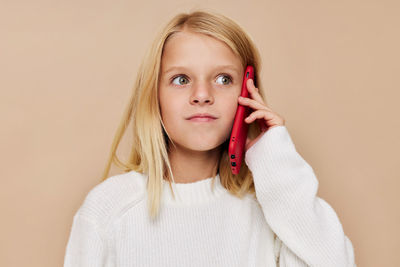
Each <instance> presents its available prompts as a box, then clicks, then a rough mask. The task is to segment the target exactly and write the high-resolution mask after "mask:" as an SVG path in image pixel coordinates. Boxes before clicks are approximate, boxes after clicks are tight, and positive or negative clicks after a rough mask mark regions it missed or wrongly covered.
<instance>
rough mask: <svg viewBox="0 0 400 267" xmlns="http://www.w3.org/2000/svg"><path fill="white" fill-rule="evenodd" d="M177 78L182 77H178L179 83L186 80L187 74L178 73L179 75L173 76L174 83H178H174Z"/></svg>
mask: <svg viewBox="0 0 400 267" xmlns="http://www.w3.org/2000/svg"><path fill="white" fill-rule="evenodd" d="M176 78H180V79H178V83H179V82H181V81H182V80H183V81H184V80H185V79H186V76H185V75H182V74H179V75H177V76H175V77H173V78H172V83H173V84H176V83H174V81H175V80H176ZM186 80H187V79H186ZM177 85H182V84H180V83H179V84H177Z"/></svg>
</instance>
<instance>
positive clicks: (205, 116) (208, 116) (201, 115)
mask: <svg viewBox="0 0 400 267" xmlns="http://www.w3.org/2000/svg"><path fill="white" fill-rule="evenodd" d="M187 119H188V120H191V119H214V120H215V119H217V117H216V116H214V115H212V114H209V113H196V114H193V115H192V116H190V117H189V118H187Z"/></svg>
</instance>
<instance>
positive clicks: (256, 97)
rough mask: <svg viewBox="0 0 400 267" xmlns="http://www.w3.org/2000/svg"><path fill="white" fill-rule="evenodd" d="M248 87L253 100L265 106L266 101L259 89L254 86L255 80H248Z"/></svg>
mask: <svg viewBox="0 0 400 267" xmlns="http://www.w3.org/2000/svg"><path fill="white" fill-rule="evenodd" d="M246 85H247V90H248V91H249V94H250V96H251V98H252V99H254V100H256V101H257V102H259V103H260V104H263V105H264V106H265V103H264V100H263V99H262V97H261V95H260V94H259V92H258V91H259V90H258V88H256V87H255V85H254V80H253V79H248V80H247V83H246Z"/></svg>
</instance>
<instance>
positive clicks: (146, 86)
mask: <svg viewBox="0 0 400 267" xmlns="http://www.w3.org/2000/svg"><path fill="white" fill-rule="evenodd" d="M184 30H189V31H191V32H195V33H201V34H206V35H208V36H211V37H214V38H216V39H218V40H221V41H223V42H224V43H225V44H227V45H228V46H229V47H230V48H231V49H232V51H233V52H234V53H235V54H236V55H237V56H238V57H239V58H240V59H241V62H242V65H243V69H244V68H245V67H246V66H247V65H252V66H253V67H254V70H255V73H254V82H255V84H256V86H257V88H258V89H259V93H260V95H261V96H262V98H263V99H265V98H264V95H265V91H264V90H263V87H262V84H261V81H260V80H259V71H260V56H259V53H258V51H257V49H256V47H255V45H254V43H253V41H252V39H251V38H250V37H249V36H248V35H247V34H246V33H245V31H244V30H243V29H242V28H241V27H240V26H239V25H238V24H236V23H235V22H234V21H232V20H231V19H229V18H227V17H225V16H223V15H221V14H218V13H215V12H213V11H204V10H196V11H192V12H190V13H180V14H178V15H176V16H175V17H173V18H172V19H171V20H170V22H169V23H168V24H167V25H166V26H165V27H164V28H163V29H162V30H161V31H160V32H159V33H158V34H157V36H156V38H155V40H154V42H153V44H152V46H151V47H150V49H149V50H147V53H146V55H145V57H144V60H143V61H142V63H141V65H140V66H139V70H138V74H137V78H136V82H135V84H134V87H133V91H132V95H131V97H130V100H129V103H128V105H127V107H126V109H125V112H124V115H123V117H122V120H121V122H120V124H119V127H118V129H117V132H116V134H115V137H114V140H113V143H112V146H111V151H110V155H109V159H108V162H107V165H106V168H105V170H104V173H103V177H102V181H104V180H105V179H107V176H108V175H109V172H110V167H111V164H112V163H115V164H116V165H117V166H118V167H119V168H120V169H121V170H122V171H123V172H129V171H132V170H134V171H136V172H140V173H145V174H148V177H149V179H148V183H147V192H148V199H147V201H148V203H149V212H150V213H149V214H150V217H151V218H152V219H154V218H155V217H156V216H157V215H158V213H159V209H160V202H161V194H162V186H163V185H162V182H163V181H162V180H163V179H165V180H167V181H168V182H169V186H170V188H171V189H172V187H171V179H172V181H175V180H174V178H173V174H172V171H171V165H170V162H169V158H168V153H167V151H168V147H167V146H168V142H167V139H166V138H169V135H168V134H167V133H166V131H165V127H164V125H163V122H162V119H161V114H160V108H159V100H158V97H157V96H158V82H159V77H160V76H159V75H160V66H161V56H162V52H163V48H164V44H165V42H166V41H167V40H168V38H169V37H170V36H171V35H173V34H174V33H176V32H180V31H184ZM131 121H132V124H133V125H132V126H133V127H132V130H133V137H132V138H133V140H132V141H133V145H132V147H131V148H130V155H129V159H128V162H121V161H120V160H119V159H118V157H117V155H116V151H117V148H118V145H119V143H120V141H121V138H122V137H123V135H124V133H125V131H126V129H127V126H128V125H129V123H130V122H131ZM255 122H256V121H254V122H253V123H251V124H250V125H249V130H248V136H249V137H250V138H252V139H253V138H255V137H256V136H258V135H259V134H260V132H261V130H260V128H259V126H258V124H257V123H255ZM232 123H233V122H232ZM170 141H172V140H170ZM228 144H229V138H228V139H227V140H226V141H225V142H224V143H223V144H222V145H221V146H222V151H223V152H222V153H221V158H220V161H219V164H218V167H219V169H218V171H219V175H220V181H221V184H222V185H223V186H224V187H225V188H226V189H227V190H228V191H229V192H230V193H231V194H233V195H235V196H237V197H239V198H242V197H243V196H244V195H245V194H247V193H250V194H252V195H253V196H254V195H255V188H254V182H253V176H252V173H251V172H250V170H249V168H248V167H247V165H246V163H245V162H244V160H243V162H242V167H241V169H240V173H239V174H237V175H233V174H232V172H231V168H230V160H229V158H228ZM159 163H161V164H159ZM212 183H214V179H213V181H212ZM172 192H173V190H172ZM172 194H173V196H174V197H175V195H174V193H172Z"/></svg>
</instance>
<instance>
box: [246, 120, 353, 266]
mask: <svg viewBox="0 0 400 267" xmlns="http://www.w3.org/2000/svg"><path fill="white" fill-rule="evenodd" d="M245 161H246V164H247V166H248V167H249V169H250V170H251V172H252V174H253V179H254V185H255V189H256V196H257V200H258V201H259V203H260V205H261V207H262V210H263V212H264V216H265V219H266V221H267V223H268V224H269V226H270V227H271V229H272V230H273V232H274V233H276V235H277V237H278V238H279V240H282V246H281V248H280V250H279V260H280V265H279V266H307V265H309V266H321V267H329V266H332V267H333V266H335V267H340V266H343V267H348V266H355V263H354V251H353V247H352V244H351V242H350V240H349V239H348V238H347V237H346V236H345V234H344V232H343V229H342V225H341V223H340V221H339V218H338V217H337V215H336V213H335V211H334V210H333V208H332V207H331V206H330V205H329V204H328V203H327V202H325V201H324V200H323V199H321V198H319V197H317V196H316V193H317V189H318V180H317V178H316V176H315V174H314V172H313V169H312V168H311V166H310V165H309V164H308V163H307V162H306V161H305V160H304V159H303V158H302V157H301V156H300V154H299V153H298V152H297V151H296V148H295V146H294V144H293V142H292V140H291V138H290V135H289V132H288V131H287V129H286V127H285V126H284V125H282V126H277V127H273V128H271V129H269V130H267V131H266V132H265V133H264V135H263V136H262V137H261V138H260V139H259V140H258V141H257V143H255V144H254V145H253V146H252V147H250V148H249V149H248V150H247V151H246V156H245ZM278 243H279V241H278Z"/></svg>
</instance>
